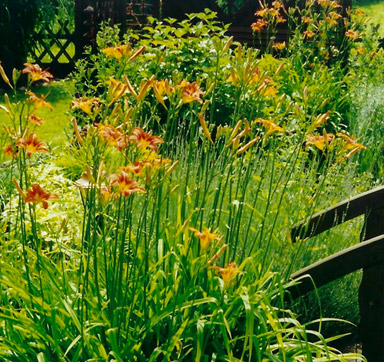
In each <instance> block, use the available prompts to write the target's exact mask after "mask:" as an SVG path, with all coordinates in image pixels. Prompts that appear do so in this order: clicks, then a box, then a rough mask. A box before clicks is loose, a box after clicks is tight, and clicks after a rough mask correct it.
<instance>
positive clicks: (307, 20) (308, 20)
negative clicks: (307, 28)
mask: <svg viewBox="0 0 384 362" xmlns="http://www.w3.org/2000/svg"><path fill="white" fill-rule="evenodd" d="M301 20H302V21H303V23H305V24H309V23H312V21H313V19H312V18H310V17H308V16H303V17H302V18H301Z"/></svg>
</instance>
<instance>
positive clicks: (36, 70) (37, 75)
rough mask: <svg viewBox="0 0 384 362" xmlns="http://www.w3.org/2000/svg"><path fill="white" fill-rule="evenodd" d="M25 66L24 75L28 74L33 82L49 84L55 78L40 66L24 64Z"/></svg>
mask: <svg viewBox="0 0 384 362" xmlns="http://www.w3.org/2000/svg"><path fill="white" fill-rule="evenodd" d="M24 65H25V68H24V69H23V71H22V73H23V74H28V76H29V77H30V78H31V81H32V82H37V81H38V80H44V81H45V82H47V83H49V79H50V78H53V75H52V74H51V73H49V72H48V71H47V70H42V69H41V68H40V65H38V64H31V63H24Z"/></svg>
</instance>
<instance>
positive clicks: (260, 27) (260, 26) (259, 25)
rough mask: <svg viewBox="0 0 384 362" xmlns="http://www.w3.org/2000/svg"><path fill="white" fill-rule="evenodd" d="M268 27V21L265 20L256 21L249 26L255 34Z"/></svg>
mask: <svg viewBox="0 0 384 362" xmlns="http://www.w3.org/2000/svg"><path fill="white" fill-rule="evenodd" d="M267 25H268V21H267V20H265V19H257V21H256V22H254V23H252V24H251V29H252V30H253V31H256V32H258V33H259V32H261V31H262V30H263V29H264V28H265V27H266V26H267Z"/></svg>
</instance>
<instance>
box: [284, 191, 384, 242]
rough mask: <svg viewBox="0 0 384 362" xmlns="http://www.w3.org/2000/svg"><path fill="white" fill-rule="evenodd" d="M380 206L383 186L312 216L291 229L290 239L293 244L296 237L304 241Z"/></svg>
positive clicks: (382, 203) (382, 201) (381, 204)
mask: <svg viewBox="0 0 384 362" xmlns="http://www.w3.org/2000/svg"><path fill="white" fill-rule="evenodd" d="M381 206H384V186H381V187H377V188H375V189H373V190H371V191H367V192H365V193H363V194H361V195H358V196H356V197H353V198H351V199H348V200H345V201H342V202H340V203H339V204H337V205H335V206H332V207H330V208H328V209H326V210H325V211H321V212H319V213H317V214H314V215H313V216H312V217H311V218H309V219H308V220H306V221H304V222H302V223H299V224H297V225H295V226H294V227H293V228H292V230H291V238H292V240H293V242H295V241H296V238H297V237H299V238H301V239H304V238H307V237H310V236H315V235H317V234H320V233H322V232H323V231H326V230H329V229H331V228H332V227H334V226H336V225H339V224H341V223H343V222H345V221H348V220H351V219H354V218H355V217H358V216H360V215H363V214H367V213H368V212H369V210H373V209H375V208H379V207H381Z"/></svg>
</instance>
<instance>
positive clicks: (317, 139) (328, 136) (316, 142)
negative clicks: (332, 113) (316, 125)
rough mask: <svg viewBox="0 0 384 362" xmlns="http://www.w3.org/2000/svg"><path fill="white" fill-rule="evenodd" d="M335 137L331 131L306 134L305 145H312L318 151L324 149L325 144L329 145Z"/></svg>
mask: <svg viewBox="0 0 384 362" xmlns="http://www.w3.org/2000/svg"><path fill="white" fill-rule="evenodd" d="M334 138H335V135H334V134H333V133H324V134H323V135H308V136H307V142H306V143H305V144H306V145H313V146H315V147H316V148H318V149H319V150H320V151H324V148H325V146H326V145H329V144H330V143H331V142H332V141H333V140H334Z"/></svg>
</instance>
